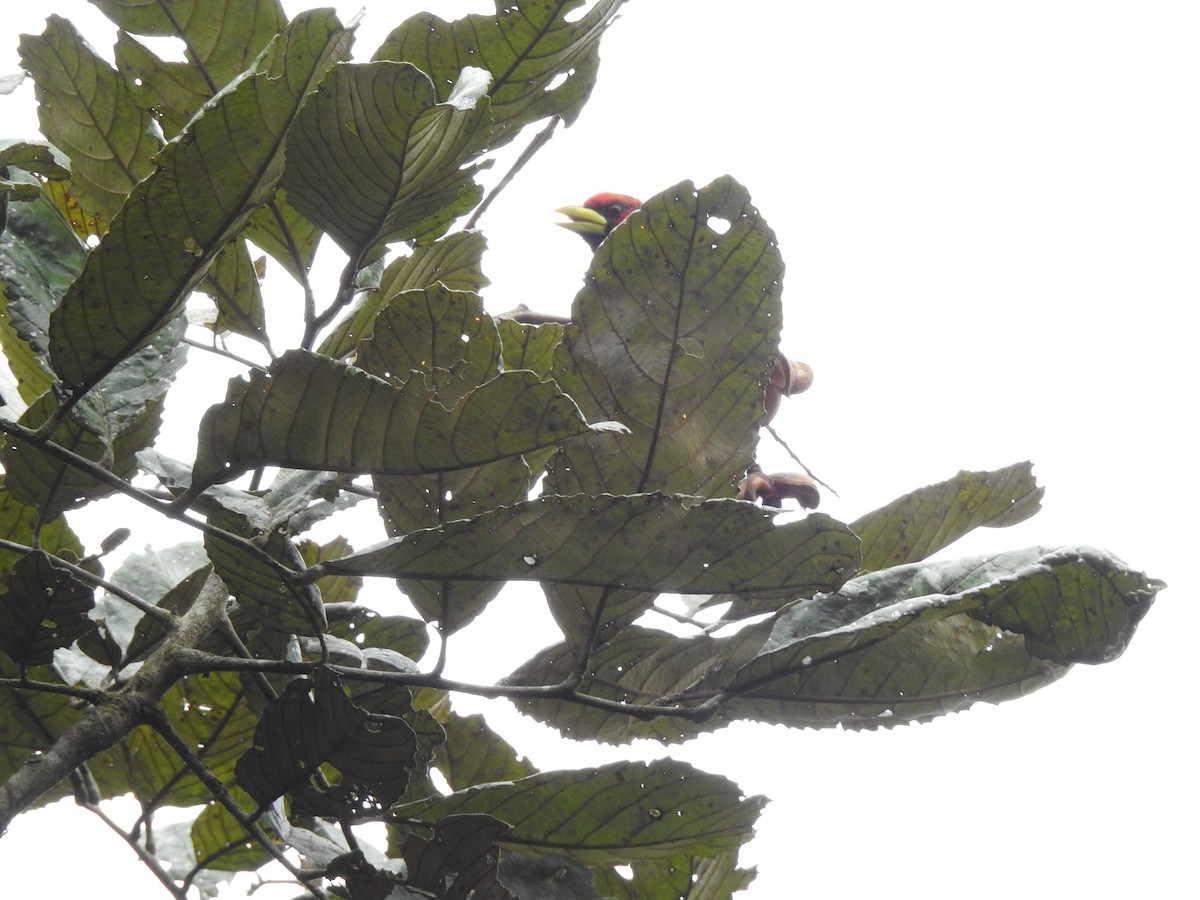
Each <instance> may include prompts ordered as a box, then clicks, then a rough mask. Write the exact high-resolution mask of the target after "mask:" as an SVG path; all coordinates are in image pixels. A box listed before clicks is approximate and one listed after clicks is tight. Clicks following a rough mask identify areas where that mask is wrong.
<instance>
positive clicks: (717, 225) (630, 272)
mask: <svg viewBox="0 0 1200 900" xmlns="http://www.w3.org/2000/svg"><path fill="white" fill-rule="evenodd" d="M782 275H783V260H782V258H781V257H780V254H779V249H778V247H777V246H776V243H775V235H774V233H773V232H772V231H771V229H770V228H769V227H768V226H767V224H766V222H765V221H763V219H762V217H761V215H760V214H759V213H758V211H757V210H756V209H755V208H754V206H753V205H752V204H751V203H750V198H749V195H748V193H747V192H746V190H745V188H743V187H742V186H741V185H739V184H738V183H737V182H735V181H734V180H733V179H731V178H728V177H725V178H720V179H718V180H716V181H714V182H713V183H712V184H710V185H708V186H707V187H704V188H701V189H700V190H696V188H695V187H694V186H693V185H692V184H691V183H690V182H684V183H682V184H679V185H677V186H675V187H673V188H671V189H669V190H667V191H665V192H663V193H662V194H660V195H658V196H657V197H653V198H651V199H650V200H648V201H647V202H646V203H645V204H644V205H643V207H642V208H641V209H640V210H638V211H636V212H634V213H633V214H632V215H630V216H629V218H628V219H626V220H625V222H624V223H623V224H622V225H621V226H619V227H618V228H616V229H615V230H614V231H613V233H612V234H611V235H609V236H608V238H607V239H606V240H605V241H604V243H602V244H601V245H600V248H599V250H597V252H596V255H595V257H594V258H593V260H592V265H591V267H590V269H589V270H588V273H587V275H586V276H585V278H584V287H583V289H582V290H581V291H580V292H579V294H578V295H577V296H576V298H575V303H574V306H573V307H572V311H571V320H572V323H573V324H572V325H571V326H568V327H567V329H566V331H565V333H564V336H563V340H562V343H561V345H560V346H559V348H558V350H557V353H556V356H555V363H554V377H555V379H556V380H557V381H558V383H559V384H561V385H562V386H563V389H564V390H565V391H566V392H567V393H569V394H570V395H571V396H572V397H574V398H575V399H576V401H577V402H578V403H579V404H580V407H581V408H582V409H583V410H584V413H585V414H586V415H588V416H592V417H599V418H602V419H615V420H616V421H619V422H621V423H622V424H624V425H627V426H628V427H629V428H630V429H631V434H629V435H622V436H620V437H617V436H615V435H603V434H601V435H596V436H593V437H590V438H587V439H585V440H583V441H580V442H578V443H577V445H576V446H573V447H564V448H563V449H562V451H561V452H560V453H558V454H556V455H555V456H554V458H553V459H552V460H551V463H550V466H549V474H548V476H547V479H546V488H545V490H546V492H547V493H559V494H572V493H576V492H582V493H589V494H598V493H602V492H611V493H632V492H640V491H646V490H661V491H665V492H679V493H683V494H695V495H699V496H703V497H714V496H725V497H728V496H732V495H733V493H734V486H735V485H736V484H737V482H738V479H739V478H741V476H742V474H743V473H744V472H745V469H746V467H747V466H749V465H750V464H751V463H752V462H753V459H754V449H755V447H756V445H757V442H758V426H759V425H760V423H761V421H762V418H763V405H762V396H763V386H762V384H763V379H764V378H765V376H766V374H767V372H768V371H769V370H770V369H771V367H772V366H773V365H774V362H775V358H776V356H777V355H778V343H779V328H780V325H781V323H782V318H783V315H782V314H783V310H782V306H781V301H780V292H781V285H780V279H781V278H782ZM547 596H548V597H549V599H550V606H551V610H552V612H553V613H554V617H555V620H556V621H557V622H558V624H559V627H560V628H562V631H563V634H564V635H565V636H566V637H567V640H568V641H571V642H577V641H579V640H580V639H581V636H584V635H587V634H589V633H590V631H591V623H592V620H593V618H594V617H595V611H596V610H597V609H598V608H600V607H603V612H602V615H601V622H600V630H599V633H598V639H599V640H601V641H604V640H607V639H608V638H609V637H611V636H612V634H614V633H616V632H617V631H618V630H619V629H620V628H622V627H624V625H626V624H628V623H629V622H632V621H633V620H635V619H636V618H637V617H638V616H639V615H641V613H642V612H643V611H644V610H645V609H646V608H647V607H648V606H649V605H650V603H651V602H653V599H654V598H653V595H636V594H631V593H628V592H619V591H614V590H612V589H611V588H610V589H608V590H605V591H603V592H601V591H595V590H588V591H581V590H576V589H572V588H554V587H551V588H548V589H547Z"/></svg>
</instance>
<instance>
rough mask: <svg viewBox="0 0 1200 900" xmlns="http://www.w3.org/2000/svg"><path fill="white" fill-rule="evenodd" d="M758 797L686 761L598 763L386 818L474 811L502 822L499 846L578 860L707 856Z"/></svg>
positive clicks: (736, 830) (741, 823) (739, 838)
mask: <svg viewBox="0 0 1200 900" xmlns="http://www.w3.org/2000/svg"><path fill="white" fill-rule="evenodd" d="M765 802H766V800H765V798H763V797H750V798H746V797H744V796H743V795H742V792H741V791H740V790H739V789H738V787H737V785H735V784H734V783H733V782H731V781H729V780H728V779H726V778H723V777H721V776H720V775H709V774H707V773H704V772H700V771H698V770H697V769H694V768H692V767H691V766H689V765H688V764H687V763H681V762H675V761H674V760H659V761H658V762H652V763H637V762H633V763H631V762H620V763H614V764H611V765H607V766H603V767H601V768H598V769H578V770H573V771H565V772H543V773H541V774H538V775H532V776H530V777H529V778H522V779H521V780H520V781H515V782H512V783H511V784H486V785H478V786H476V787H471V788H467V789H466V790H463V791H457V792H455V793H453V794H450V795H449V796H446V797H436V798H430V799H428V800H421V801H418V802H416V803H408V804H405V805H403V806H399V807H395V808H393V809H392V810H391V812H390V813H389V819H390V820H397V821H405V820H408V819H421V820H423V821H426V822H437V821H439V820H441V819H443V818H445V817H446V816H450V815H462V814H470V813H482V814H485V815H490V816H495V817H496V818H498V819H500V820H501V821H503V822H506V823H508V825H509V826H510V827H511V829H512V830H511V831H510V832H509V834H508V835H507V836H505V837H504V838H503V839H502V843H503V844H504V845H505V846H506V847H510V848H516V849H520V850H521V851H522V852H524V853H531V852H533V853H539V854H541V853H563V854H566V855H569V856H571V857H574V858H575V859H578V860H581V861H583V862H588V863H607V864H620V863H624V862H628V861H630V860H639V859H660V858H669V857H673V856H677V855H678V854H679V853H680V852H681V851H682V852H688V853H692V854H696V855H702V856H711V855H713V854H716V853H720V852H723V851H726V850H733V849H735V848H737V847H738V846H739V845H740V844H741V843H742V842H743V841H745V840H746V839H747V838H748V837H750V835H751V834H752V833H753V827H752V826H753V823H754V821H755V820H756V819H757V818H758V813H759V810H760V809H761V808H762V806H763V804H764V803H765Z"/></svg>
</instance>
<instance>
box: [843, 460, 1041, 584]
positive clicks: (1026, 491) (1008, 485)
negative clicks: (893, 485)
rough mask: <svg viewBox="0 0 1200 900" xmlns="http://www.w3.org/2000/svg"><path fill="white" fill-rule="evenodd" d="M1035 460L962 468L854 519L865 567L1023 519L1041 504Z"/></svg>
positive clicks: (919, 554)
mask: <svg viewBox="0 0 1200 900" xmlns="http://www.w3.org/2000/svg"><path fill="white" fill-rule="evenodd" d="M1032 469H1033V466H1032V464H1031V463H1028V462H1024V463H1016V464H1015V465H1011V466H1008V467H1007V468H1004V469H998V470H996V471H995V472H959V473H958V474H957V475H956V476H955V477H954V478H951V479H949V480H947V481H943V482H941V483H939V484H933V485H930V486H929V487H924V488H920V489H918V490H915V491H912V492H911V493H908V494H905V495H904V496H903V497H900V498H898V499H896V500H893V501H892V502H891V503H889V504H887V506H884V507H882V508H880V509H877V510H875V511H874V512H869V513H867V514H866V515H865V516H861V517H860V518H858V519H855V520H854V521H853V522H851V523H850V528H851V529H852V530H853V531H854V533H855V534H857V535H858V536H859V537H860V538H862V542H863V570H864V571H868V572H870V571H875V570H877V569H886V568H887V567H888V566H898V565H903V564H905V563H912V562H920V561H921V560H922V559H925V558H926V557H928V556H930V555H932V554H934V553H936V552H937V551H938V550H941V549H942V548H944V547H947V546H949V545H950V544H952V543H953V542H954V541H956V540H958V539H959V538H960V537H962V536H963V535H964V534H966V533H967V532H968V531H971V530H972V529H974V528H977V527H979V526H980V525H982V526H984V527H987V528H1003V527H1007V526H1009V525H1015V524H1017V523H1018V522H1023V521H1025V520H1026V519H1028V518H1029V517H1030V516H1032V515H1033V514H1034V513H1036V512H1037V511H1038V510H1039V509H1040V508H1041V499H1042V494H1044V493H1045V489H1044V488H1040V487H1038V485H1037V482H1036V481H1035V480H1034V477H1033V472H1032Z"/></svg>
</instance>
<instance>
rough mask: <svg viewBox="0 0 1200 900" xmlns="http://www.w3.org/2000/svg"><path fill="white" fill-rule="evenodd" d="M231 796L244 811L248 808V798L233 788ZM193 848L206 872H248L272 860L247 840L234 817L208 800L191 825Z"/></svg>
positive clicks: (264, 851) (256, 845) (238, 789)
mask: <svg viewBox="0 0 1200 900" xmlns="http://www.w3.org/2000/svg"><path fill="white" fill-rule="evenodd" d="M233 794H234V796H235V797H238V799H239V801H240V802H242V804H243V808H247V807H251V803H250V799H249V797H248V795H246V793H245V792H244V791H242V790H241V789H240V788H237V787H235V788H233ZM238 795H241V796H240V797H239V796H238ZM192 848H193V849H194V850H195V853H196V858H197V859H199V860H204V866H205V868H207V869H216V870H217V871H221V872H241V871H250V870H252V869H257V868H258V867H259V866H262V865H265V864H266V863H268V862H270V860H271V855H270V854H269V853H267V851H266V850H264V849H263V848H262V847H261V846H260V845H259V844H257V843H255V842H252V841H250V840H249V836H248V835H247V834H246V829H245V828H243V827H242V825H241V823H240V822H238V820H237V819H235V818H234V817H233V814H232V813H230V812H229V810H227V809H226V808H225V807H224V806H223V805H222V804H220V803H217V802H216V801H215V800H209V802H208V804H207V805H206V806H205V807H204V809H203V811H201V813H200V815H198V816H197V817H196V820H195V821H194V822H193V823H192Z"/></svg>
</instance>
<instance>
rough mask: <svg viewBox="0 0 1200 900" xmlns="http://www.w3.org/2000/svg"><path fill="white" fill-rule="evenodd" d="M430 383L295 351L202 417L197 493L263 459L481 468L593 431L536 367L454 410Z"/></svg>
mask: <svg viewBox="0 0 1200 900" xmlns="http://www.w3.org/2000/svg"><path fill="white" fill-rule="evenodd" d="M414 381H416V382H421V379H412V380H410V381H409V382H408V383H407V384H405V385H404V386H403V387H400V388H396V387H393V386H392V385H391V384H389V383H388V382H386V381H383V380H382V379H379V378H375V377H374V376H371V375H368V374H367V373H366V372H363V371H362V370H360V369H356V368H354V367H352V366H348V365H346V364H344V363H339V362H337V361H335V360H332V359H329V358H328V357H324V356H319V355H316V354H311V353H306V352H304V351H299V350H296V351H289V352H287V353H285V354H283V355H282V356H280V357H279V358H278V359H277V360H275V362H274V363H272V365H271V367H270V369H269V370H268V371H267V372H265V373H264V372H253V373H251V375H250V380H249V382H244V381H241V380H237V379H235V380H234V381H232V382H231V384H230V388H229V394H228V396H227V398H226V401H225V403H224V404H222V405H220V406H215V407H213V408H212V409H210V410H209V411H208V412H207V413H206V414H205V416H204V418H203V420H202V421H201V423H200V446H199V449H198V452H197V459H196V466H195V470H194V472H193V479H194V482H193V490H196V489H197V486H198V485H208V484H210V483H213V482H215V481H218V480H228V479H230V478H233V477H235V476H236V475H237V474H238V473H240V472H244V471H246V470H248V469H252V468H254V467H256V466H260V465H280V466H289V467H292V468H300V469H324V470H332V471H340V472H357V473H372V474H395V475H402V474H422V473H426V472H438V471H452V470H455V469H463V468H468V467H470V466H477V465H481V464H483V463H486V462H492V461H494V460H497V459H503V458H505V457H508V456H516V455H518V454H520V453H525V452H527V451H529V450H536V449H538V448H540V447H548V446H551V445H553V444H556V443H558V442H559V441H563V440H566V439H567V438H569V437H574V436H577V435H581V434H587V433H588V432H589V431H590V428H589V426H588V425H587V423H586V422H585V421H584V420H583V418H582V417H581V416H580V415H579V410H578V408H577V407H576V406H575V404H574V403H573V402H572V401H571V399H570V398H569V397H566V396H564V395H563V394H562V392H561V391H559V390H558V388H557V387H556V386H555V385H554V384H552V383H546V382H542V381H539V380H538V379H537V377H536V376H534V375H532V374H531V373H528V372H509V373H505V374H502V375H500V376H499V377H497V378H494V379H493V380H491V381H489V382H488V383H487V384H485V385H482V386H481V387H479V388H478V389H477V390H475V391H473V392H472V393H471V394H469V395H468V396H467V397H466V398H464V399H463V401H462V402H461V403H459V404H458V405H457V406H455V407H454V408H453V409H447V408H446V407H444V406H442V405H441V404H440V403H439V402H438V401H437V398H436V395H435V394H433V393H432V392H430V391H429V390H427V389H426V387H425V385H424V384H423V383H415V384H414Z"/></svg>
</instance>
